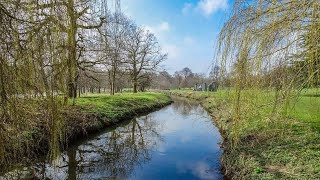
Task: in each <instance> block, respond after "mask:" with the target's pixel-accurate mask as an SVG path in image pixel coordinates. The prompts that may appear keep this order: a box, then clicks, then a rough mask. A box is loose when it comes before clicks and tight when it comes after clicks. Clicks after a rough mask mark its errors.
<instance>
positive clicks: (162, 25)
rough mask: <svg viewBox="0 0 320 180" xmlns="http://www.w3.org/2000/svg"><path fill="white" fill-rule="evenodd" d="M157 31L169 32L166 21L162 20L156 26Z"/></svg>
mask: <svg viewBox="0 0 320 180" xmlns="http://www.w3.org/2000/svg"><path fill="white" fill-rule="evenodd" d="M158 29H159V31H161V32H169V31H170V29H171V28H170V25H169V23H168V22H162V23H161V24H160V25H159V27H158Z"/></svg>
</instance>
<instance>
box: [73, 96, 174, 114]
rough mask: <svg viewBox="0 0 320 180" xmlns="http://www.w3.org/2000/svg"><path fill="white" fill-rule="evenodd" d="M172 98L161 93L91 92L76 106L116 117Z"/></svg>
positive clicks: (77, 101)
mask: <svg viewBox="0 0 320 180" xmlns="http://www.w3.org/2000/svg"><path fill="white" fill-rule="evenodd" d="M169 101H170V98H169V97H168V96H166V95H164V94H161V93H150V92H148V93H137V94H133V93H125V94H116V95H115V96H110V95H103V94H89V95H88V96H84V97H81V98H78V99H77V100H76V107H78V108H80V109H81V110H83V111H85V112H90V113H99V114H101V115H103V116H106V117H108V118H111V119H112V118H116V117H118V116H122V115H123V114H125V113H128V112H130V111H134V110H137V109H143V108H148V107H152V106H154V105H158V104H166V103H168V102H169Z"/></svg>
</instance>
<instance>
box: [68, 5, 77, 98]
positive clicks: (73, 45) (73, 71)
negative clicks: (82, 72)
mask: <svg viewBox="0 0 320 180" xmlns="http://www.w3.org/2000/svg"><path fill="white" fill-rule="evenodd" d="M68 4H69V7H68V8H67V11H68V16H69V18H70V19H69V23H70V26H69V29H68V38H67V43H68V59H67V67H68V82H67V83H68V84H67V86H68V96H69V98H76V97H77V89H76V86H77V85H76V75H77V41H76V35H77V17H76V15H75V10H74V9H73V8H74V0H68Z"/></svg>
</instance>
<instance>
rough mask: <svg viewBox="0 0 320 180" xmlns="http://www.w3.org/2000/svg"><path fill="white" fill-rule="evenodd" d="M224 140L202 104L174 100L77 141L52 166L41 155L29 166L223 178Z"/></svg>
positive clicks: (98, 174) (114, 174) (58, 172)
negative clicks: (221, 143) (156, 109)
mask: <svg viewBox="0 0 320 180" xmlns="http://www.w3.org/2000/svg"><path fill="white" fill-rule="evenodd" d="M221 141H222V139H221V136H220V133H219V131H218V129H217V128H216V127H215V125H214V123H213V121H212V120H211V118H210V116H209V115H208V114H207V112H206V111H205V110H204V109H203V108H202V107H201V106H200V105H199V104H197V103H194V102H190V101H186V100H182V99H176V100H175V103H173V104H172V105H170V106H167V107H165V108H163V109H161V110H159V111H157V112H154V113H150V114H148V115H146V116H142V117H139V118H135V119H133V120H131V121H126V122H124V123H122V124H121V125H119V126H117V127H113V128H109V129H107V130H106V131H104V132H102V133H100V134H97V135H95V136H93V137H89V138H87V139H85V140H81V141H79V142H78V143H76V144H74V145H73V146H71V147H69V148H68V150H67V151H65V152H64V153H62V154H61V155H60V156H59V157H58V158H57V159H56V160H55V162H54V163H53V164H54V165H53V164H52V163H48V162H46V161H45V160H43V161H41V160H39V162H38V163H36V164H34V165H33V166H31V167H30V168H25V171H28V172H29V174H30V173H31V174H33V176H37V177H38V178H40V179H45V178H50V179H152V180H156V179H183V180H187V179H223V174H222V172H221V166H220V157H221V154H222V150H221V149H220V146H219V143H220V142H221ZM7 177H8V176H7ZM0 179H1V177H0Z"/></svg>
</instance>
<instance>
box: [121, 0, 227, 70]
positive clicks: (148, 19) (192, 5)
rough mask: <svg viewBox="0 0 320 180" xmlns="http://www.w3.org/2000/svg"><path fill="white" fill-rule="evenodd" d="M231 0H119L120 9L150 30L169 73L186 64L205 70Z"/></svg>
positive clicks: (210, 62) (211, 58) (208, 68)
mask: <svg viewBox="0 0 320 180" xmlns="http://www.w3.org/2000/svg"><path fill="white" fill-rule="evenodd" d="M231 3H232V0H122V2H121V6H122V11H123V12H124V13H125V14H127V15H128V16H129V17H131V19H133V20H134V21H135V22H136V23H137V24H138V25H141V26H144V27H146V28H147V29H149V30H150V31H152V32H153V33H154V34H155V35H156V36H157V38H158V41H159V42H160V45H161V47H162V49H163V51H164V52H167V53H168V59H167V60H166V62H164V63H163V66H164V68H165V69H166V70H168V71H169V72H170V73H173V72H175V71H177V70H181V69H182V68H184V67H189V68H191V69H192V70H193V72H197V73H208V72H209V70H210V68H211V66H212V63H213V55H214V45H215V42H216V39H217V35H218V33H219V30H220V29H221V27H222V25H223V22H224V21H225V20H226V16H227V13H228V11H230V8H231V7H232V4H231Z"/></svg>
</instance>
